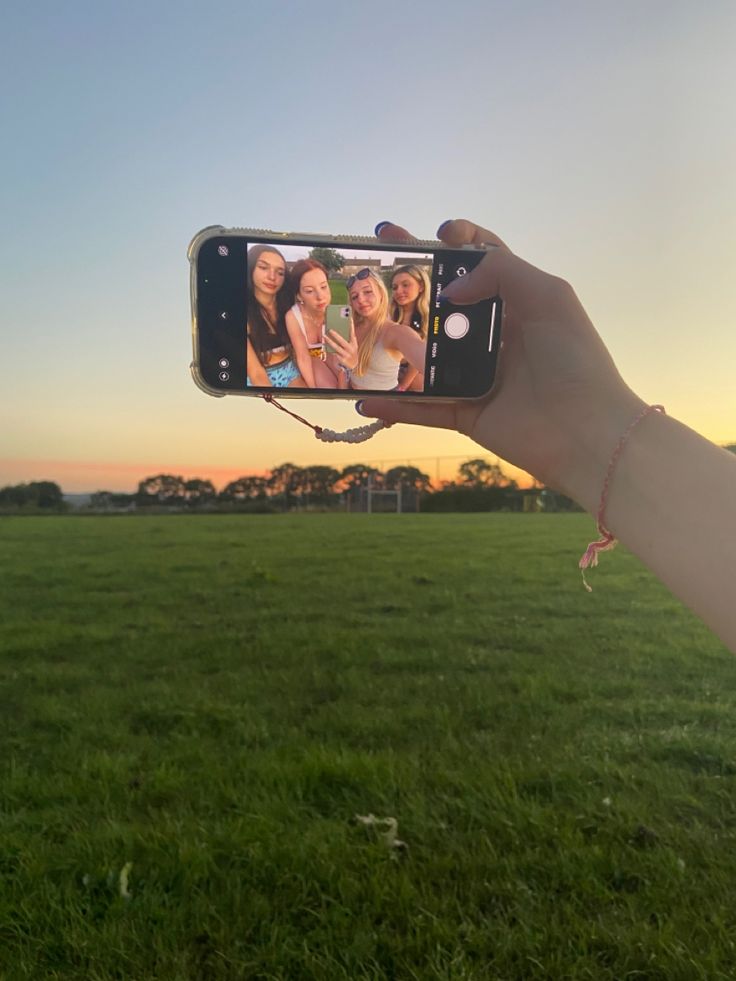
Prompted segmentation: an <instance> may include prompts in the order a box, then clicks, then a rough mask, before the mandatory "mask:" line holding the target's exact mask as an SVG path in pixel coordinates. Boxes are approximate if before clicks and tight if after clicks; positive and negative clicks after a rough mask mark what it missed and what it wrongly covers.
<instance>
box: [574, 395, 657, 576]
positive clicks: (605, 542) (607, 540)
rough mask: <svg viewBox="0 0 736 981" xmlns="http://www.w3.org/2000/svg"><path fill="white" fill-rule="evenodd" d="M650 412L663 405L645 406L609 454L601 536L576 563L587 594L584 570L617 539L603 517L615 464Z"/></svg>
mask: <svg viewBox="0 0 736 981" xmlns="http://www.w3.org/2000/svg"><path fill="white" fill-rule="evenodd" d="M652 412H664V406H663V405H647V406H645V407H644V408H643V409H642V410H641V412H640V413H639V415H638V416H637V417H636V419H634V420H633V422H631V423H630V424H629V426H628V427H627V429H626V430H625V431H624V433H623V434H622V436H621V438H620V439H619V441H618V443H616V447H615V449H614V451H613V453H612V454H611V459H610V460H609V461H608V469H607V470H606V476H605V479H604V481H603V488H602V490H601V501H600V504H599V505H598V515H597V517H596V524H597V526H598V534H599V535H600V536H601V537H600V539H599V540H598V541H597V542H591V543H590V545H588V547H587V548H586V550H585V552H584V554H583V556H582V557H581V559H580V561H579V562H578V566H579V568H580V571H581V573H582V576H583V585H584V586H585V588H586V589H587V590H588V592H589V593H592V592H593V588H592V587H591V586H589V585H588V581H587V579H586V578H585V570H586V569H588V568H590V569H594V568H595V566H597V565H598V553H599V552H609V551H610V550H611V549H612V548H615V547H616V545H617V543H618V539H617V538H616V537H615V536H614V535H613V534H612V533H611V532H610V531H609V530H608V528H606V525H605V521H604V519H605V516H606V504H607V503H608V491H609V488H610V485H611V478H612V477H613V472H614V470H615V469H616V464H617V463H618V461H619V457H620V456H621V454H622V453H623V450H624V447H625V446H626V444H627V443H628V441H629V436H631V434H632V433H633V431H634V430H635V429H636V427H637V426H638V425H639V423H640V422H641V421H642V419H645V418H646V417H647V416H648V415H650V413H652Z"/></svg>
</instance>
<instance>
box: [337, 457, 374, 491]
mask: <svg viewBox="0 0 736 981" xmlns="http://www.w3.org/2000/svg"><path fill="white" fill-rule="evenodd" d="M369 481H370V482H371V483H372V485H373V486H374V487H382V486H383V474H382V473H381V471H380V470H378V469H376V467H370V466H368V464H367V463H353V464H351V465H350V466H349V467H345V468H344V470H342V472H341V473H340V483H341V484H342V486H343V487H344V489H345V490H348V491H351V490H356V489H357V488H359V487H367V486H368V483H369Z"/></svg>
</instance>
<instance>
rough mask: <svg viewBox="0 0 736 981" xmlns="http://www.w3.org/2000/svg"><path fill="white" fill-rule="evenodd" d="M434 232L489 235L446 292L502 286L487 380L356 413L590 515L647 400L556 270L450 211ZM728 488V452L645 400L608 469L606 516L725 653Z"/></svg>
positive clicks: (731, 470)
mask: <svg viewBox="0 0 736 981" xmlns="http://www.w3.org/2000/svg"><path fill="white" fill-rule="evenodd" d="M406 235H407V233H406V232H404V231H403V229H397V228H396V226H386V227H384V229H383V230H382V233H381V237H382V238H385V239H386V240H387V241H402V240H406V239H405V238H402V236H406ZM441 237H442V238H443V240H444V241H445V242H447V243H448V244H449V245H452V246H460V245H463V244H466V243H467V244H470V243H473V244H476V245H480V244H489V245H495V246H496V248H494V249H491V250H489V252H488V254H487V255H486V256H485V257H484V258H483V260H482V261H481V263H480V264H479V265H478V266H477V267H476V268H475V269H474V270H473V271H472V272H471V273H470V274H468V275H467V276H465V277H463V278H462V280H456V281H455V282H454V283H453V284H452V285H450V286H448V287H447V289H446V291H445V292H446V294H447V295H448V297H449V298H451V299H452V302H453V304H463V303H472V302H475V301H477V300H479V299H481V298H484V297H490V296H494V295H496V294H500V295H501V296H502V297H503V299H504V304H505V309H506V315H505V321H504V327H503V335H504V342H503V350H502V353H501V360H500V370H499V381H498V386H497V390H496V391H495V392H494V393H493V394H492V395H491V396H490V397H487V398H485V399H481V400H478V401H456V402H453V403H440V402H422V401H409V400H405V399H402V400H381V399H374V398H369V399H366V400H365V402H364V404H363V412H364V414H365V415H369V416H379V417H380V418H382V419H385V420H386V421H387V422H392V423H393V422H408V423H414V424H418V425H425V426H437V427H441V428H446V429H454V430H458V431H459V432H462V433H465V434H466V435H468V436H470V437H471V438H472V439H474V440H475V441H476V442H478V443H479V444H480V445H481V446H484V447H486V448H487V449H489V450H491V451H493V452H494V453H496V454H498V455H499V456H500V457H502V458H503V459H505V460H508V461H509V463H512V464H514V465H516V466H518V467H520V468H522V469H523V470H526V471H527V472H528V473H531V474H533V475H534V476H535V477H537V478H538V479H539V480H541V481H543V482H544V483H545V484H548V485H549V486H552V487H555V488H558V489H560V490H562V491H563V492H564V493H565V494H568V495H569V496H570V497H572V498H574V499H575V500H577V501H578V502H579V503H580V504H582V505H583V507H585V508H586V510H588V511H589V512H591V513H592V514H596V513H597V512H598V508H599V503H600V498H601V491H602V488H603V484H604V480H605V476H606V472H607V470H608V465H609V462H610V460H611V455H612V453H613V451H614V449H615V447H616V445H617V443H618V440H619V438H620V437H621V435H622V434H623V433H624V432H625V431H626V430H627V428H628V427H629V425H630V424H631V422H632V421H633V420H634V419H635V418H637V416H638V415H639V414H640V413H641V411H642V409H643V408H644V407H645V402H644V401H643V400H642V399H641V398H640V397H639V396H638V395H636V394H635V393H634V392H633V391H632V390H631V389H630V388H629V387H628V385H626V383H625V382H624V380H623V379H622V378H621V376H620V374H619V372H618V370H617V369H616V366H615V364H614V362H613V359H612V358H611V355H610V354H609V352H608V351H607V349H606V347H605V345H604V344H603V341H602V340H601V338H600V336H599V335H598V333H597V332H596V330H595V328H594V327H593V325H592V323H591V322H590V320H589V319H588V317H587V315H586V313H585V310H584V309H583V307H582V305H581V304H580V302H579V300H578V299H577V297H576V296H575V293H574V291H573V289H572V287H570V286H569V284H568V283H566V282H564V281H563V280H561V279H558V278H557V277H555V276H550V275H549V274H547V273H545V272H542V271H541V270H540V269H537V268H535V267H534V266H531V265H530V264H529V263H526V262H524V260H522V259H520V258H519V257H517V256H515V255H513V254H512V253H511V252H510V250H509V249H508V248H507V247H506V246H505V245H504V243H503V242H502V241H501V239H499V238H498V236H496V235H494V234H493V233H492V232H490V231H487V230H485V229H482V228H479V227H478V226H476V225H474V224H472V223H471V222H467V221H454V222H450V223H449V224H447V225H445V226H443V228H442V229H441ZM683 461H687V466H683ZM735 499H736V456H734V455H733V454H731V453H728V452H727V451H726V450H723V449H721V448H720V447H717V446H715V445H713V444H712V443H710V442H709V441H708V440H706V439H705V438H703V437H702V436H699V435H698V434H697V433H695V432H693V431H692V430H690V429H688V427H687V426H685V425H683V424H682V423H680V422H678V421H677V420H675V419H672V418H670V417H668V416H664V415H661V414H659V413H651V414H649V415H648V416H647V417H646V418H644V419H643V420H642V422H641V423H640V424H639V425H638V426H636V428H635V429H634V430H633V431H632V432H631V435H630V437H629V439H628V440H627V442H626V445H625V446H624V448H623V451H622V453H621V457H620V459H619V461H618V464H617V466H616V469H615V471H614V472H613V474H612V478H611V482H610V487H609V491H608V497H607V502H606V509H605V524H606V526H607V527H608V528H609V529H610V531H611V532H612V533H613V534H614V535H615V536H616V537H617V538H619V539H620V540H621V541H622V542H623V543H624V544H625V545H626V546H627V547H628V548H629V549H631V551H632V552H634V553H635V554H636V555H638V557H639V558H640V559H641V560H642V561H643V562H644V563H645V564H646V565H647V566H648V567H649V568H650V569H651V570H652V572H654V573H655V574H656V575H657V576H658V577H659V578H660V579H661V580H662V582H664V583H665V585H666V586H668V588H669V589H671V591H672V592H673V593H674V594H675V595H676V596H678V597H679V598H680V599H681V600H682V601H683V602H684V603H686V604H687V605H688V606H689V607H690V608H691V609H692V610H693V611H694V612H695V613H697V614H698V615H699V616H700V617H702V619H703V620H704V621H705V622H706V623H707V624H708V626H709V627H710V628H711V629H712V630H713V631H714V632H715V633H716V634H718V635H719V637H720V638H721V639H722V640H723V641H724V642H725V643H726V644H727V645H728V646H729V647H730V648H731V649H732V650H733V651H735V652H736V602H735V601H736V508H735V507H734V500H735Z"/></svg>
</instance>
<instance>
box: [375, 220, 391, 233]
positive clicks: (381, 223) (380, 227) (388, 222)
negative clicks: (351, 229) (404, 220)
mask: <svg viewBox="0 0 736 981" xmlns="http://www.w3.org/2000/svg"><path fill="white" fill-rule="evenodd" d="M390 224H391V222H390V221H379V223H378V224H377V225H376V227H375V228H374V229H373V234H374V235H375V236H376V237H378V233H379V232H380V231H381V229H382V228H385V227H386V225H390Z"/></svg>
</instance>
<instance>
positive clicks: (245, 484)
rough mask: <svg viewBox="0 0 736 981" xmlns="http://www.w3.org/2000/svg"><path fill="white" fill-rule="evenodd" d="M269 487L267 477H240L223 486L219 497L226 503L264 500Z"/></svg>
mask: <svg viewBox="0 0 736 981" xmlns="http://www.w3.org/2000/svg"><path fill="white" fill-rule="evenodd" d="M267 487H268V479H267V478H266V477H238V479H237V480H231V481H230V483H229V484H228V485H227V486H226V487H223V489H222V490H221V491H220V493H219V495H218V497H219V500H221V501H224V502H226V503H232V502H238V501H257V500H262V499H263V498H265V496H266V489H267Z"/></svg>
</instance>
